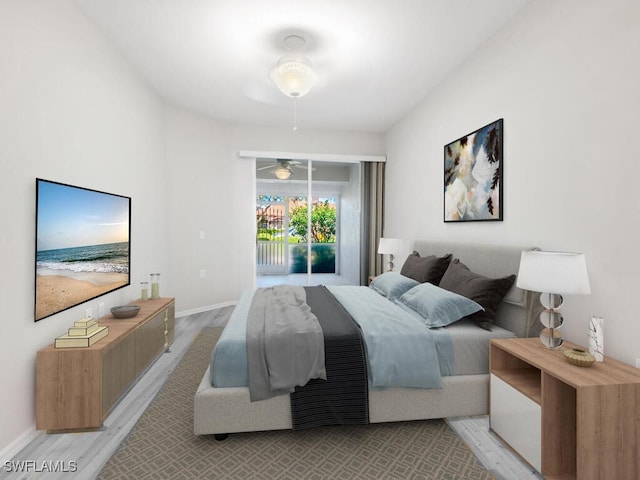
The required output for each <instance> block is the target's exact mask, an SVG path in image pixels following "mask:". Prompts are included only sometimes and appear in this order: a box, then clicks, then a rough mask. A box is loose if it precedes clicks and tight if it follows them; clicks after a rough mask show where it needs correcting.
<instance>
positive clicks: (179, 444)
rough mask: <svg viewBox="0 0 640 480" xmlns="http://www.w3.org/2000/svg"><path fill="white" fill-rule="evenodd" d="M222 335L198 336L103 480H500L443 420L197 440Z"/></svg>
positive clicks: (210, 331)
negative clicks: (205, 378) (200, 392)
mask: <svg viewBox="0 0 640 480" xmlns="http://www.w3.org/2000/svg"><path fill="white" fill-rule="evenodd" d="M221 331H222V329H221V328H219V327H207V328H204V329H203V330H202V332H201V333H200V334H199V335H198V336H197V337H196V338H195V340H194V342H193V345H192V346H191V347H190V349H189V350H188V351H187V353H185V356H184V357H183V359H182V360H181V362H180V363H179V364H178V366H177V367H176V369H175V370H174V372H173V374H172V375H171V377H170V378H169V379H168V380H167V382H166V384H165V385H164V387H163V388H162V389H161V390H160V392H159V393H158V395H157V396H156V398H155V399H154V401H153V402H152V404H151V405H150V406H149V408H147V410H146V411H145V412H144V413H143V415H142V416H141V417H140V419H139V421H138V423H137V424H136V426H135V427H134V429H133V430H132V431H131V433H130V434H129V436H128V437H127V438H126V439H125V441H124V442H123V443H122V444H121V446H120V447H119V449H118V450H117V451H116V452H115V453H114V455H113V456H112V457H111V459H110V460H109V461H108V462H107V464H106V465H105V466H104V468H103V470H102V471H101V472H100V474H99V476H98V478H99V479H102V480H110V479H122V478H135V479H137V480H158V479H172V480H178V479H200V478H207V479H260V480H274V479H291V480H299V479H311V480H321V479H350V480H351V479H362V480H365V479H366V480H371V479H379V478H380V479H474V480H476V479H479V480H482V479H493V478H494V477H493V476H492V475H491V474H490V473H489V472H487V471H486V470H485V469H484V468H483V467H482V466H481V465H480V463H479V462H478V460H477V459H476V458H475V456H474V455H473V453H472V452H471V450H470V449H469V448H468V446H467V445H466V444H465V443H464V442H463V441H462V440H460V438H458V437H457V436H456V434H455V433H454V432H453V431H452V430H451V429H450V428H449V427H448V426H447V424H446V423H445V422H444V421H443V420H425V421H415V422H401V423H388V424H374V425H360V426H335V427H320V428H314V429H308V430H302V431H296V432H294V431H290V430H283V431H275V432H257V433H237V434H232V435H230V436H229V438H228V439H227V440H224V441H222V442H220V441H217V440H215V439H214V438H213V436H196V435H194V434H193V397H194V394H195V391H196V388H197V386H198V384H199V383H200V380H201V378H202V375H203V374H204V372H205V370H206V368H207V365H208V362H209V356H210V353H211V348H212V346H213V345H214V344H215V342H216V341H217V339H218V337H219V335H220V332H221Z"/></svg>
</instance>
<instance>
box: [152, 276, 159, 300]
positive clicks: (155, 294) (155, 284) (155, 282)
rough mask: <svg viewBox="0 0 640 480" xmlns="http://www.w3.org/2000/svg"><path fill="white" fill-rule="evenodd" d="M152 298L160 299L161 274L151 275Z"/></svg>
mask: <svg viewBox="0 0 640 480" xmlns="http://www.w3.org/2000/svg"><path fill="white" fill-rule="evenodd" d="M151 298H154V299H155V298H160V274H159V273H152V274H151Z"/></svg>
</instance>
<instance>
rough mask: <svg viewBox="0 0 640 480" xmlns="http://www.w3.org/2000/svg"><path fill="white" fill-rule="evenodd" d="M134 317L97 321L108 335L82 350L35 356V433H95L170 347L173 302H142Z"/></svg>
mask: <svg viewBox="0 0 640 480" xmlns="http://www.w3.org/2000/svg"><path fill="white" fill-rule="evenodd" d="M131 304H132V305H140V312H139V313H138V315H136V316H135V317H133V318H127V319H117V318H114V317H113V316H111V314H109V315H107V316H105V317H103V318H100V319H99V320H98V322H99V323H100V325H104V326H108V327H109V335H107V336H106V337H105V338H103V339H102V340H100V341H98V342H97V343H95V344H94V345H92V346H90V347H86V348H54V346H53V344H52V345H49V346H47V347H45V348H43V349H42V350H40V351H38V353H37V357H36V429H38V430H49V431H64V430H86V429H95V428H99V427H100V426H101V425H102V422H103V420H104V419H105V417H106V416H107V415H108V414H109V412H110V411H111V409H112V408H113V407H114V405H115V404H116V403H117V402H118V400H119V399H120V397H121V396H122V395H123V393H124V392H125V391H126V390H127V389H128V388H129V386H130V385H131V384H133V383H134V382H135V381H136V380H137V378H138V376H139V375H140V374H141V373H142V372H143V371H144V370H145V369H146V368H147V367H148V366H149V365H150V364H151V363H152V362H153V361H155V359H156V358H157V357H158V356H159V355H160V354H161V353H162V352H164V351H165V350H166V349H167V348H168V346H169V345H170V344H171V343H172V342H173V338H174V330H175V300H174V299H173V298H159V299H155V300H147V301H144V302H141V301H137V302H132V303H131Z"/></svg>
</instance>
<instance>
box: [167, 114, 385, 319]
mask: <svg viewBox="0 0 640 480" xmlns="http://www.w3.org/2000/svg"><path fill="white" fill-rule="evenodd" d="M240 150H259V151H284V152H305V153H306V152H308V153H335V154H339V153H344V154H369V155H378V154H380V153H381V152H383V138H382V136H381V135H377V134H367V133H354V132H327V131H305V130H298V131H297V132H295V133H294V132H292V131H291V130H289V129H278V128H269V127H258V126H248V125H234V124H229V123H225V122H222V121H219V120H215V119H211V118H209V117H206V116H203V115H200V114H197V113H193V112H190V111H187V110H184V109H180V108H175V107H168V108H167V159H168V163H167V173H168V178H169V179H170V180H169V187H168V196H169V199H170V201H169V205H168V207H167V208H168V215H169V218H170V220H169V223H170V225H169V231H170V233H169V250H170V252H171V255H170V262H171V265H170V271H171V272H172V275H173V276H174V277H175V279H176V281H174V282H173V287H174V290H173V292H172V295H174V296H175V297H176V308H177V310H179V311H196V310H198V309H201V308H202V307H205V306H209V305H218V304H224V303H226V302H230V301H233V300H237V299H238V298H239V296H240V294H241V293H242V291H243V290H244V289H246V288H250V287H252V286H253V282H254V277H255V180H254V168H255V166H254V161H252V160H249V159H246V158H239V157H238V152H239V151H240ZM200 232H204V233H205V238H204V240H201V239H200ZM201 269H204V270H205V272H206V276H205V278H200V270H201Z"/></svg>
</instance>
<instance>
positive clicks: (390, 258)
mask: <svg viewBox="0 0 640 480" xmlns="http://www.w3.org/2000/svg"><path fill="white" fill-rule="evenodd" d="M389 271H390V272H393V253H390V254H389Z"/></svg>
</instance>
